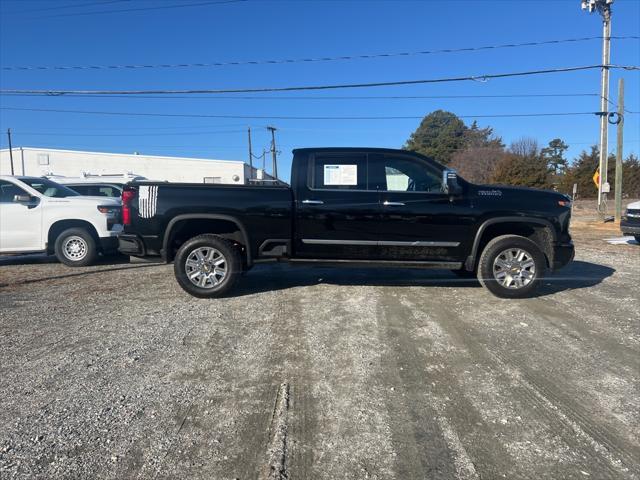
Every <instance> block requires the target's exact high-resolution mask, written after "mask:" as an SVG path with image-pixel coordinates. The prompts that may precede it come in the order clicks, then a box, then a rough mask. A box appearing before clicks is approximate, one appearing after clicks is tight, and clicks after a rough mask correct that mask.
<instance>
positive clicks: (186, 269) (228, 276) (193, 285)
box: [173, 234, 242, 298]
mask: <svg viewBox="0 0 640 480" xmlns="http://www.w3.org/2000/svg"><path fill="white" fill-rule="evenodd" d="M173 270H174V273H175V276H176V280H177V281H178V284H179V285H180V286H181V287H182V289H183V290H184V291H185V292H187V293H189V294H190V295H193V296H194V297H198V298H216V297H221V296H223V295H225V294H226V293H228V292H229V291H230V290H231V289H232V288H233V287H234V286H235V284H236V283H237V281H238V279H239V277H240V275H241V274H242V257H241V256H240V252H239V251H238V249H237V248H236V247H235V246H234V245H233V243H231V242H230V241H229V240H226V239H224V238H222V237H219V236H217V235H211V234H205V235H198V236H197V237H194V238H192V239H191V240H188V241H186V242H185V243H184V244H183V245H182V246H181V247H180V249H179V250H178V253H176V257H175V259H174V264H173Z"/></svg>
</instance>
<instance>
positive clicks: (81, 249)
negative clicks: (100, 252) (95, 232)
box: [62, 235, 89, 262]
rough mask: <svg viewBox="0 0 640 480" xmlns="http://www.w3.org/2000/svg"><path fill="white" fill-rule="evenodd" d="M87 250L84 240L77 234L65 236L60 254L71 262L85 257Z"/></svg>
mask: <svg viewBox="0 0 640 480" xmlns="http://www.w3.org/2000/svg"><path fill="white" fill-rule="evenodd" d="M88 250H89V246H88V245H87V242H86V240H85V239H84V238H82V237H79V236H77V235H73V236H71V237H67V238H65V240H64V243H63V244H62V254H63V255H64V256H65V258H67V259H68V260H71V261H72V262H78V261H80V260H82V259H83V258H84V257H86V256H87V252H88Z"/></svg>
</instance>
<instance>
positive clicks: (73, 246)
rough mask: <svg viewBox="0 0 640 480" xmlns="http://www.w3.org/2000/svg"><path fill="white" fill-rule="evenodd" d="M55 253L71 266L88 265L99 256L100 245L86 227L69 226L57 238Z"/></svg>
mask: <svg viewBox="0 0 640 480" xmlns="http://www.w3.org/2000/svg"><path fill="white" fill-rule="evenodd" d="M54 250H55V254H56V257H57V258H58V260H59V261H60V262H62V263H64V264H65V265H67V266H69V267H86V266H88V265H91V264H92V263H94V262H95V261H96V258H98V247H97V245H96V241H95V239H94V238H93V235H91V233H89V232H88V231H87V230H86V229H84V228H69V229H67V230H65V231H63V232H62V233H60V235H58V238H56V242H55V247H54Z"/></svg>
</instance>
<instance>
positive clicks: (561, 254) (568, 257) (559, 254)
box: [553, 241, 576, 270]
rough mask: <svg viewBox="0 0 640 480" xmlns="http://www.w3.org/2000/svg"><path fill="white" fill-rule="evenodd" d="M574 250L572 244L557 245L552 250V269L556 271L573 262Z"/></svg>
mask: <svg viewBox="0 0 640 480" xmlns="http://www.w3.org/2000/svg"><path fill="white" fill-rule="evenodd" d="M575 255H576V249H575V247H574V246H573V242H571V241H569V242H566V243H559V244H557V245H556V246H555V247H554V248H553V269H554V270H558V269H559V268H562V267H564V266H565V265H567V264H568V263H569V262H571V261H572V260H573V257H575Z"/></svg>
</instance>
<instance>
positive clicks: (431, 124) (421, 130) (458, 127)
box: [403, 110, 467, 165]
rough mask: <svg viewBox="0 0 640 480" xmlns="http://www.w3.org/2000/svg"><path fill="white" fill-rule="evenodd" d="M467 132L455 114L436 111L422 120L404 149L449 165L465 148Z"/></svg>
mask: <svg viewBox="0 0 640 480" xmlns="http://www.w3.org/2000/svg"><path fill="white" fill-rule="evenodd" d="M466 130H467V126H466V125H465V124H464V122H463V121H462V120H460V119H459V118H458V117H457V116H456V115H455V114H453V113H451V112H446V111H444V110H436V111H435V112H431V113H430V114H429V115H427V116H426V117H424V118H423V119H422V122H420V125H419V126H418V128H417V129H416V131H415V132H413V133H412V134H411V136H410V137H409V140H407V142H406V143H405V145H404V147H403V148H404V149H405V150H411V151H414V152H418V153H421V154H423V155H426V156H427V157H430V158H433V159H434V160H436V161H437V162H440V163H442V164H443V165H447V164H448V163H449V162H450V161H451V157H452V156H453V154H454V153H455V152H456V151H457V150H460V149H461V148H462V147H463V146H464V144H465V135H464V134H465V131H466Z"/></svg>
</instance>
